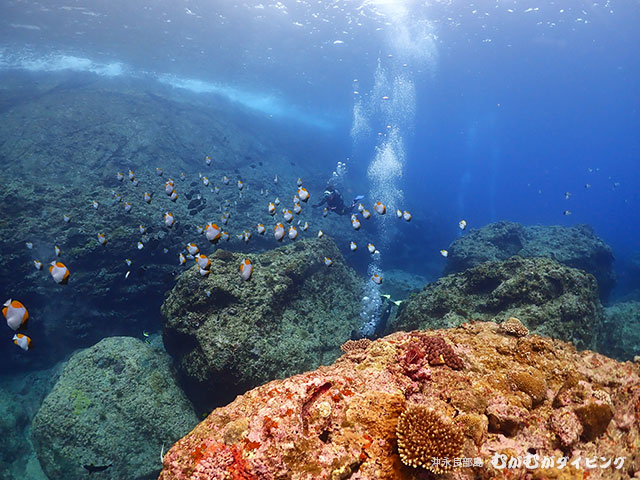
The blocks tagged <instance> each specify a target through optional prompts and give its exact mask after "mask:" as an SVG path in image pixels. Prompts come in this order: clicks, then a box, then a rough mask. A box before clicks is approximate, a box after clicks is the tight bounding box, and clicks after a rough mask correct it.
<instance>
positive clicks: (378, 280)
mask: <svg viewBox="0 0 640 480" xmlns="http://www.w3.org/2000/svg"><path fill="white" fill-rule="evenodd" d="M371 281H372V282H373V283H377V284H378V285H380V284H381V283H382V277H381V276H380V275H378V274H377V273H376V274H374V275H373V276H372V277H371Z"/></svg>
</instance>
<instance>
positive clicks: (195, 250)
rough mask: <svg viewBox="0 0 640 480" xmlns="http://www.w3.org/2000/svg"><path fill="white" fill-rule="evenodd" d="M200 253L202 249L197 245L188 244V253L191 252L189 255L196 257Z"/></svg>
mask: <svg viewBox="0 0 640 480" xmlns="http://www.w3.org/2000/svg"><path fill="white" fill-rule="evenodd" d="M199 251H200V249H199V248H198V246H197V245H196V244H195V243H187V252H189V255H195V254H196V253H198V252H199Z"/></svg>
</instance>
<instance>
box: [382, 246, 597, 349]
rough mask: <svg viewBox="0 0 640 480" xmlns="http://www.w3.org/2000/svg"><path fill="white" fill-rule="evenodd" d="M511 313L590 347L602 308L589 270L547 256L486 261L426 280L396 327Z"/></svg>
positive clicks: (501, 316) (534, 327) (440, 324)
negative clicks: (565, 264)
mask: <svg viewBox="0 0 640 480" xmlns="http://www.w3.org/2000/svg"><path fill="white" fill-rule="evenodd" d="M509 317H517V318H520V319H523V323H524V324H525V325H526V326H527V327H528V328H529V329H531V330H532V331H533V332H535V333H538V334H540V335H545V336H549V337H554V338H559V339H562V340H565V341H572V342H574V343H575V344H576V345H577V346H579V347H580V348H594V347H595V346H596V340H597V335H598V332H599V331H600V328H601V324H602V318H603V310H602V306H601V305H600V301H599V299H598V287H597V285H596V281H595V278H594V277H593V275H590V274H588V273H585V272H583V271H582V270H577V269H575V268H570V267H567V266H564V265H561V264H560V263H558V262H556V261H554V260H551V259H549V258H542V257H541V258H521V257H513V258H510V259H509V260H506V261H504V262H486V263H482V264H480V265H477V266H475V267H473V268H470V269H468V270H466V271H464V272H462V273H455V274H451V275H448V276H446V277H443V278H441V279H439V280H438V281H436V282H434V283H430V284H428V285H427V286H425V287H424V289H423V291H421V292H420V293H417V294H414V295H412V296H411V297H410V298H409V300H407V301H406V302H404V303H403V304H402V306H401V309H400V311H399V312H398V315H397V316H396V318H395V320H394V322H393V323H392V324H391V325H390V326H389V329H390V330H391V331H394V330H413V329H427V328H447V327H452V326H457V325H460V324H462V323H464V322H466V321H468V320H470V319H474V320H494V321H498V322H501V321H503V320H506V319H507V318H509Z"/></svg>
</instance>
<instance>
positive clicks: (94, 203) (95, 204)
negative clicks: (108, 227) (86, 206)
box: [91, 200, 100, 210]
mask: <svg viewBox="0 0 640 480" xmlns="http://www.w3.org/2000/svg"><path fill="white" fill-rule="evenodd" d="M91 205H93V208H95V209H96V210H97V209H98V207H99V206H100V204H99V203H98V202H96V201H95V200H94V201H93V202H91Z"/></svg>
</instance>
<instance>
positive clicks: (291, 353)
mask: <svg viewBox="0 0 640 480" xmlns="http://www.w3.org/2000/svg"><path fill="white" fill-rule="evenodd" d="M325 256H326V257H330V258H331V259H332V260H333V264H332V265H330V266H327V265H325V263H324V257H325ZM245 258H249V259H250V260H251V262H252V264H253V269H254V271H253V275H252V276H251V278H250V280H248V281H245V280H243V279H242V278H241V277H240V274H239V266H240V263H241V262H242V261H243V260H244V259H245ZM209 259H210V260H211V274H209V275H208V276H207V277H206V278H203V277H202V276H201V274H200V272H199V268H198V267H197V266H194V267H192V268H190V269H189V270H188V271H186V272H185V273H183V274H182V275H180V277H179V279H178V282H177V284H176V286H175V287H174V288H173V289H172V290H171V292H170V293H169V294H168V296H167V298H166V300H165V302H164V304H163V306H162V313H163V315H164V317H165V325H164V330H163V339H164V343H165V346H166V348H167V351H168V352H169V353H170V354H171V355H172V356H173V357H174V359H175V360H176V362H177V365H178V368H179V371H180V373H181V374H183V376H184V377H185V379H186V382H185V383H186V385H187V388H188V391H189V392H190V396H192V398H193V399H194V401H197V402H198V403H200V402H203V403H204V404H208V405H212V404H216V403H217V404H218V405H219V404H220V402H225V403H226V402H227V401H230V400H231V399H233V397H234V396H235V395H237V394H239V393H243V392H244V391H246V390H248V389H250V388H253V387H255V386H257V385H260V384H262V383H265V382H267V381H269V380H273V379H274V378H284V377H287V376H290V375H292V374H295V373H299V372H301V371H304V370H310V369H313V368H316V367H317V366H318V365H320V364H328V363H331V362H332V361H333V360H335V358H337V357H338V356H339V354H340V344H341V343H342V342H344V341H346V340H347V339H349V337H350V335H351V331H352V330H353V329H356V328H358V326H359V323H360V319H359V309H358V306H359V302H358V300H359V296H360V292H361V283H362V280H361V279H359V278H358V276H357V275H356V274H355V272H354V271H353V269H351V268H350V267H348V266H347V265H346V263H345V262H344V259H343V258H342V255H341V254H340V252H339V250H338V248H337V247H336V245H335V243H334V242H333V240H331V239H330V238H327V237H326V236H325V237H323V238H319V239H313V240H298V241H296V242H295V243H293V244H290V245H286V246H284V247H280V248H277V249H275V250H270V251H267V252H264V253H260V254H239V253H232V252H229V251H227V250H217V251H216V252H215V253H214V254H213V255H211V256H210V257H209Z"/></svg>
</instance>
